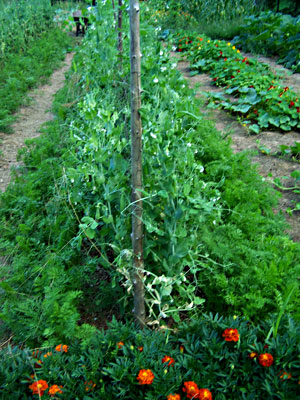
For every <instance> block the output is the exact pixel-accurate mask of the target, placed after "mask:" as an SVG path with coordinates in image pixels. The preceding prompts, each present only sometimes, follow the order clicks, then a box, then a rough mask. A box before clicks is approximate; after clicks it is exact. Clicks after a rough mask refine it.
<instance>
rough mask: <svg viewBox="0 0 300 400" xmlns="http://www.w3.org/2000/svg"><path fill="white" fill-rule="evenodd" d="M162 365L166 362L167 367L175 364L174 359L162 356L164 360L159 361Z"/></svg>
mask: <svg viewBox="0 0 300 400" xmlns="http://www.w3.org/2000/svg"><path fill="white" fill-rule="evenodd" d="M161 362H162V363H165V362H168V365H172V364H174V363H175V360H174V358H172V357H170V356H164V358H162V360H161Z"/></svg>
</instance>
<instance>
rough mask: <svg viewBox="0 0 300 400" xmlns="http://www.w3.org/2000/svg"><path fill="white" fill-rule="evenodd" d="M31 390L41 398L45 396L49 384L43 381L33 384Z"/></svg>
mask: <svg viewBox="0 0 300 400" xmlns="http://www.w3.org/2000/svg"><path fill="white" fill-rule="evenodd" d="M29 389H31V390H32V394H38V395H39V396H43V394H44V391H45V390H46V389H48V383H47V382H46V381H44V380H42V379H40V380H39V381H35V382H33V383H32V384H31V385H30V386H29Z"/></svg>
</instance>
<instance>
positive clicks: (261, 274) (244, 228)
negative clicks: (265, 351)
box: [0, 4, 300, 345]
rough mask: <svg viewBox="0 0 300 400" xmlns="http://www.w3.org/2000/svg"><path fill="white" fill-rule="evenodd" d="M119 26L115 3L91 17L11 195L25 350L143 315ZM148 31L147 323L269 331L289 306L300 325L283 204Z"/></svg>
mask: <svg viewBox="0 0 300 400" xmlns="http://www.w3.org/2000/svg"><path fill="white" fill-rule="evenodd" d="M112 21H113V12H112V10H111V8H110V5H108V4H107V5H106V6H105V5H103V6H102V8H101V14H100V13H98V14H96V15H95V18H94V20H93V17H92V16H91V22H93V25H92V26H91V27H90V29H89V31H88V34H87V36H86V38H85V39H84V41H83V45H82V47H81V49H80V50H79V52H78V54H77V56H76V58H75V60H74V63H73V71H72V74H71V75H70V77H69V84H68V86H67V87H66V88H65V89H64V91H63V92H62V93H61V94H60V97H59V99H58V100H57V104H56V106H55V109H56V112H57V115H58V118H57V120H56V121H55V122H53V123H51V124H50V125H49V127H48V128H47V135H44V136H42V137H41V138H39V139H35V140H33V141H30V142H29V143H28V146H27V148H26V149H25V150H24V151H23V162H24V172H25V171H26V172H27V173H26V174H21V175H20V174H18V175H17V176H16V180H15V183H14V184H12V185H11V186H10V187H9V189H8V190H7V191H6V193H4V194H3V195H2V196H1V208H0V209H1V211H0V226H1V239H0V251H1V252H2V253H4V254H6V255H7V256H8V257H9V258H10V263H9V264H8V265H7V266H6V267H3V268H2V279H3V281H2V283H1V284H0V287H1V289H0V290H1V292H0V298H1V315H0V316H1V318H2V319H3V320H4V322H5V324H6V327H8V328H9V329H11V330H12V331H13V332H14V335H15V340H16V341H17V342H20V341H26V342H27V343H28V344H31V345H35V344H37V343H46V344H47V345H53V344H54V343H57V341H59V342H62V341H71V340H74V338H76V337H77V338H80V337H82V335H84V329H85V328H82V326H83V325H82V323H83V322H84V321H85V318H86V316H85V312H86V309H87V308H89V309H90V308H91V304H92V305H93V306H94V305H96V306H97V308H98V312H99V315H100V314H101V313H103V312H104V311H105V309H106V308H107V307H108V308H111V307H112V305H115V304H117V305H118V310H117V312H118V314H119V315H121V316H122V315H123V316H124V315H126V316H128V315H131V310H132V300H131V289H132V287H131V279H130V272H131V268H132V266H131V265H132V253H131V240H130V233H131V212H130V205H131V200H130V143H129V140H128V136H129V133H128V131H129V118H130V112H129V82H128V76H129V60H128V56H127V54H128V53H129V51H128V47H129V44H128V40H127V39H125V40H124V54H123V64H122V68H120V60H119V58H118V57H117V48H116V41H117V38H116V35H115V32H114V31H113V30H112V29H111V26H112ZM124 23H125V21H124ZM142 27H143V29H142V32H143V40H142V43H143V49H142V53H143V55H144V56H143V65H142V71H143V75H142V82H143V100H142V104H143V106H142V108H141V110H140V112H141V115H142V120H143V135H144V136H143V142H144V166H143V168H144V191H143V198H144V215H143V222H144V225H145V240H144V252H145V254H144V258H145V266H146V278H145V288H146V303H147V313H148V321H147V322H149V323H152V324H160V323H161V322H162V321H169V322H170V323H171V322H172V321H173V322H174V320H175V322H180V320H181V319H183V318H188V317H194V318H198V317H199V315H201V313H202V312H203V308H204V307H205V309H206V310H212V311H214V312H216V311H218V312H220V313H222V314H232V313H233V312H236V313H238V314H242V315H245V316H247V317H248V318H250V319H252V320H256V321H257V320H261V319H263V318H265V316H266V315H268V313H269V312H278V311H279V309H281V308H282V307H283V305H284V309H285V310H286V311H289V312H291V313H293V314H294V316H295V317H296V318H299V315H298V312H299V298H298V292H297V290H296V288H297V287H298V281H297V279H296V277H297V276H298V274H299V256H300V248H299V244H297V243H293V242H292V241H291V240H290V239H289V238H288V237H287V236H286V235H284V234H283V232H284V229H285V222H284V220H283V219H282V217H281V216H280V215H274V213H273V211H272V207H273V206H274V205H275V203H276V201H275V196H274V193H275V192H274V191H273V190H272V189H271V188H270V187H269V186H267V184H266V183H263V182H262V179H261V178H260V177H259V175H258V174H257V172H256V170H255V167H253V166H251V164H250V161H249V160H248V158H247V156H246V155H245V154H233V153H232V150H231V149H230V144H229V143H228V142H226V141H224V140H222V138H221V135H220V133H219V132H218V131H217V130H216V129H215V127H214V126H213V124H212V123H211V122H209V121H206V120H205V119H204V117H203V115H201V113H200V111H199V107H200V105H201V104H202V103H201V101H200V100H198V99H196V98H195V96H194V95H195V93H194V92H193V91H192V90H191V89H189V88H188V85H187V83H186V82H185V80H184V79H183V78H182V76H181V75H180V74H179V72H178V71H177V70H176V63H175V62H173V61H172V60H171V61H170V57H169V52H168V49H166V48H164V47H163V46H162V45H161V43H160V42H158V41H157V40H156V39H157V36H156V34H155V30H154V29H153V28H152V27H150V26H149V25H147V24H146V23H144V24H143V26H142ZM154 39H155V40H154ZM114 82H117V84H114ZM99 287H100V290H99ZM286 299H288V300H289V301H288V302H286ZM94 308H95V307H94ZM96 317H97V316H96ZM96 317H95V318H96ZM80 325H81V326H80Z"/></svg>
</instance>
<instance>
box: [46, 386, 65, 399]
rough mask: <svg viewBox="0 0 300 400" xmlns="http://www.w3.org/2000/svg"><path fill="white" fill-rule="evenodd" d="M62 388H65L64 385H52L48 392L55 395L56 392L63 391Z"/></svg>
mask: <svg viewBox="0 0 300 400" xmlns="http://www.w3.org/2000/svg"><path fill="white" fill-rule="evenodd" d="M62 388H63V387H62V386H58V385H52V386H51V387H50V389H49V392H48V393H49V394H50V396H51V397H53V396H55V395H56V393H62V390H61V389H62Z"/></svg>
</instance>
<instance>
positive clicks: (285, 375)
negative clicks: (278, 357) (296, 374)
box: [279, 371, 292, 379]
mask: <svg viewBox="0 0 300 400" xmlns="http://www.w3.org/2000/svg"><path fill="white" fill-rule="evenodd" d="M280 373H282V375H280V377H279V378H280V379H291V377H292V374H291V373H290V372H285V371H281V372H280Z"/></svg>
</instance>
